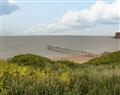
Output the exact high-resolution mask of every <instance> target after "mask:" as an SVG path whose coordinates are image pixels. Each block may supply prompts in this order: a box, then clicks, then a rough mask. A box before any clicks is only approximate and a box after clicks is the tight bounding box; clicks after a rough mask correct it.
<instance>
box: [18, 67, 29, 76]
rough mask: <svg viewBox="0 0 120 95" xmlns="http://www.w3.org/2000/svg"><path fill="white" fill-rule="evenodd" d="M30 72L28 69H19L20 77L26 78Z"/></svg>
mask: <svg viewBox="0 0 120 95" xmlns="http://www.w3.org/2000/svg"><path fill="white" fill-rule="evenodd" d="M28 72H29V70H28V68H27V67H20V68H19V73H20V76H26V75H27V74H28Z"/></svg>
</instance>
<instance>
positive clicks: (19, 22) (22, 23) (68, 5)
mask: <svg viewBox="0 0 120 95" xmlns="http://www.w3.org/2000/svg"><path fill="white" fill-rule="evenodd" d="M0 17H1V21H0V25H2V27H1V28H0V31H1V33H2V35H97V36H100V35H105V36H106V35H114V33H115V32H118V31H120V29H119V27H120V24H119V22H120V0H62V1H61V0H0Z"/></svg>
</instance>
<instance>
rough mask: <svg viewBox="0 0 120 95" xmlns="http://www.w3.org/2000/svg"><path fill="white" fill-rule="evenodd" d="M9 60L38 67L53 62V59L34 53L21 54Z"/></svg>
mask: <svg viewBox="0 0 120 95" xmlns="http://www.w3.org/2000/svg"><path fill="white" fill-rule="evenodd" d="M8 62H10V63H16V64H18V65H32V66H36V67H37V66H39V67H45V65H48V64H50V63H51V60H50V59H48V58H45V57H41V56H38V55H34V54H21V55H17V56H14V57H13V58H10V59H9V60H8Z"/></svg>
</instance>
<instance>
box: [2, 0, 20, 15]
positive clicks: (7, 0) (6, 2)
mask: <svg viewBox="0 0 120 95" xmlns="http://www.w3.org/2000/svg"><path fill="white" fill-rule="evenodd" d="M17 9H18V6H17V5H15V3H14V2H13V1H12V0H0V16H3V15H8V14H11V13H12V12H14V11H16V10H17Z"/></svg>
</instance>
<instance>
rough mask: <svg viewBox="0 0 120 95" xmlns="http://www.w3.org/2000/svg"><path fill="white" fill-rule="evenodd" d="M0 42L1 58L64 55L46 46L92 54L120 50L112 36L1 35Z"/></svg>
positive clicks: (118, 41)
mask: <svg viewBox="0 0 120 95" xmlns="http://www.w3.org/2000/svg"><path fill="white" fill-rule="evenodd" d="M0 42H1V43H0V54H1V58H10V57H13V56H15V55H18V54H28V53H30V54H37V55H40V56H45V57H48V58H51V57H59V56H64V55H66V54H65V53H61V52H55V51H51V50H48V48H47V47H48V46H53V47H60V48H66V49H72V50H79V51H87V52H91V53H94V54H101V53H104V52H113V51H117V50H120V39H115V38H114V37H112V36H1V37H0Z"/></svg>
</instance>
